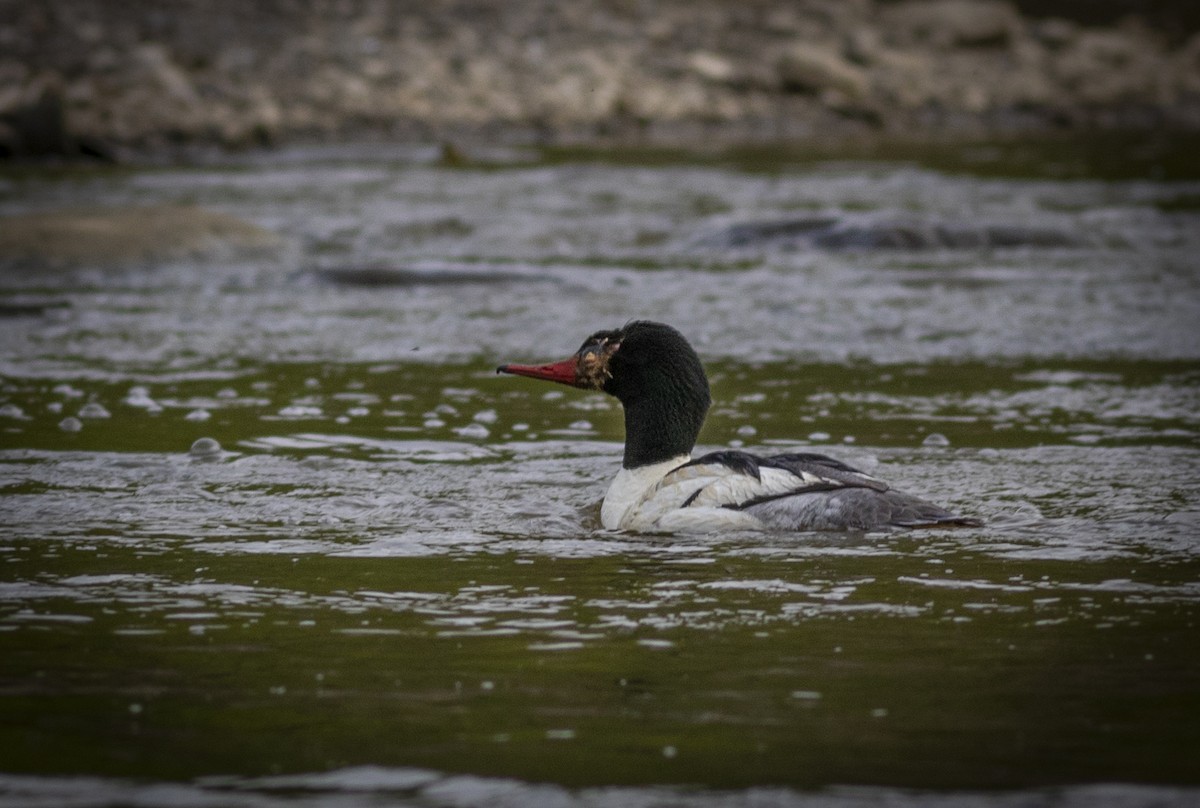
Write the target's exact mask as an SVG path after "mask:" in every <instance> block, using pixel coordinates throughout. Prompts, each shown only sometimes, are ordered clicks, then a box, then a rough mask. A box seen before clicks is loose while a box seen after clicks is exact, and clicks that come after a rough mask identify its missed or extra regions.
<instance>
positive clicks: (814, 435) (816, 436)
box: [808, 432, 829, 441]
mask: <svg viewBox="0 0 1200 808" xmlns="http://www.w3.org/2000/svg"><path fill="white" fill-rule="evenodd" d="M808 439H809V440H816V441H821V440H829V433H828V432H809V433H808Z"/></svg>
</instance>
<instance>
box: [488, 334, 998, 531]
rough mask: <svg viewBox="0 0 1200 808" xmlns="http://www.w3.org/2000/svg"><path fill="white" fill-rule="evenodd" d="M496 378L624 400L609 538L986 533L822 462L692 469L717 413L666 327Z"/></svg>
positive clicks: (744, 462) (695, 366)
mask: <svg viewBox="0 0 1200 808" xmlns="http://www.w3.org/2000/svg"><path fill="white" fill-rule="evenodd" d="M497 372H498V373H512V374H515V375H517V376H528V377H530V378H533V379H544V380H546V381H552V382H559V383H561V384H567V385H570V386H572V387H578V388H581V389H583V390H601V391H603V392H605V393H608V394H609V395H612V396H615V397H616V398H617V400H618V401H620V402H621V406H622V407H623V408H624V411H625V456H624V459H623V462H622V464H621V470H620V471H619V472H618V473H617V476H616V479H614V480H613V482H612V485H611V486H610V487H609V489H608V493H607V494H606V495H605V497H604V504H603V505H602V506H601V508H600V521H601V523H602V524H603V525H604V527H605V528H608V529H610V530H629V531H636V532H668V533H670V532H677V531H681V532H691V531H710V530H721V529H730V528H758V529H762V528H771V529H784V530H863V531H875V530H889V529H894V528H915V527H967V526H970V527H977V526H979V525H981V524H982V523H981V522H980V521H979V520H978V519H972V518H970V517H965V516H959V515H957V514H954V513H951V512H950V511H947V510H946V509H944V508H941V507H939V506H937V505H935V504H933V503H932V502H926V501H925V500H923V499H919V498H917V497H915V496H912V495H910V494H904V493H901V492H899V491H893V490H892V489H891V488H889V486H888V485H887V483H885V482H883V481H881V480H878V479H876V478H874V477H872V476H871V475H869V474H866V473H864V472H861V471H859V470H857V469H854V468H851V467H850V466H847V465H846V464H845V463H841V462H839V461H837V460H834V459H832V458H829V457H826V456H824V455H820V454H811V453H807V452H803V453H790V454H778V455H771V456H769V457H761V456H757V455H753V454H750V453H748V452H742V451H737V450H723V451H717V452H712V453H710V454H706V455H703V456H701V457H697V458H695V459H692V448H693V447H694V446H695V444H696V437H697V436H698V435H699V434H700V427H701V425H702V424H703V423H704V416H705V414H706V413H707V411H708V407H709V404H710V403H711V398H710V397H709V392H708V378H707V377H706V376H705V373H704V368H703V366H702V365H701V364H700V357H698V356H697V355H696V352H695V350H693V349H692V346H691V345H689V344H688V341H687V340H686V339H684V337H683V335H682V334H680V333H679V332H678V331H676V330H675V329H674V328H672V327H671V326H669V325H664V324H662V323H654V322H648V321H644V320H641V321H634V322H631V323H629V324H628V325H626V326H625V327H624V328H618V329H615V330H611V331H597V332H596V333H595V334H592V335H591V336H590V337H588V338H587V339H586V340H584V341H583V345H582V346H580V348H579V350H578V351H576V352H575V353H574V354H572V355H571V356H569V357H568V358H566V359H564V360H562V361H561V362H554V363H552V364H548V365H513V364H508V365H501V366H500V367H499V368H497Z"/></svg>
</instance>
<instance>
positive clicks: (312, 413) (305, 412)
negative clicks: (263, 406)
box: [279, 404, 324, 418]
mask: <svg viewBox="0 0 1200 808" xmlns="http://www.w3.org/2000/svg"><path fill="white" fill-rule="evenodd" d="M322 415H324V412H323V411H322V410H321V408H320V407H310V406H306V405H303V404H292V405H290V406H287V407H284V408H283V409H282V410H280V411H279V416H280V417H281V418H320V417H321V416H322Z"/></svg>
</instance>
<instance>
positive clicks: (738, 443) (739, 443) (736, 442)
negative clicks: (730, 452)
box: [729, 438, 746, 449]
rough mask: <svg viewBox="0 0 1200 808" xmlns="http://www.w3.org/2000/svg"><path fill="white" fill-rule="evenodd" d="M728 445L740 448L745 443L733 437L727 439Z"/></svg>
mask: <svg viewBox="0 0 1200 808" xmlns="http://www.w3.org/2000/svg"><path fill="white" fill-rule="evenodd" d="M729 445H730V446H731V447H733V448H734V449H740V448H742V447H743V446H745V445H746V441H744V440H738V439H737V438H734V439H733V440H731V441H729Z"/></svg>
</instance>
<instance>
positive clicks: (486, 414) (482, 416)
mask: <svg viewBox="0 0 1200 808" xmlns="http://www.w3.org/2000/svg"><path fill="white" fill-rule="evenodd" d="M499 417H500V416H498V415H497V414H496V411H495V410H480V411H479V412H477V413H475V415H473V416H472V420H474V421H478V422H479V423H481V424H494V423H496V419H498V418H499Z"/></svg>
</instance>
